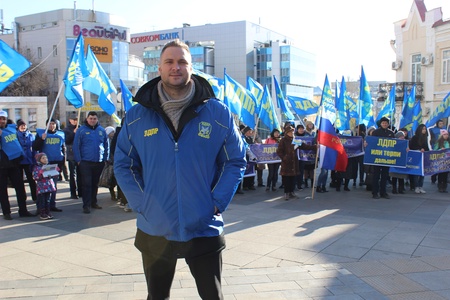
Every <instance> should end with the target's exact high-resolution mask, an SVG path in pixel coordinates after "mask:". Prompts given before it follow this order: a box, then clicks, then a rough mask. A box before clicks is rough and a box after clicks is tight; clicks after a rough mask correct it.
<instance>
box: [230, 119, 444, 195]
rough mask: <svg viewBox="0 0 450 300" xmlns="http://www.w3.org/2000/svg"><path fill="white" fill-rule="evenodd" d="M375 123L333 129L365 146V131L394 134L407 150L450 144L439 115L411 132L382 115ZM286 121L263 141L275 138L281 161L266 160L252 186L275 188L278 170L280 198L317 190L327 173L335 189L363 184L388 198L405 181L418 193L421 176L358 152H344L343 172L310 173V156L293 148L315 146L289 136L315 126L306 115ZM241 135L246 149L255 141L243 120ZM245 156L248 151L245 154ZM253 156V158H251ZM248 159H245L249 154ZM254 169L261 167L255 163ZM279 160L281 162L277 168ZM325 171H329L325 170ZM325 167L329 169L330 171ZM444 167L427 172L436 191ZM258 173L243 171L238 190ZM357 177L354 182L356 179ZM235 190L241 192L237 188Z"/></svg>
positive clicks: (312, 164)
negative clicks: (374, 161) (371, 160)
mask: <svg viewBox="0 0 450 300" xmlns="http://www.w3.org/2000/svg"><path fill="white" fill-rule="evenodd" d="M377 125H378V128H375V127H370V128H368V129H366V126H365V125H364V124H360V125H358V126H356V128H355V130H354V131H346V132H342V133H338V134H339V135H341V136H350V135H351V136H360V137H361V138H362V140H363V141H364V142H363V147H366V146H367V143H366V142H365V138H366V136H367V135H369V136H375V137H382V138H394V139H400V140H407V141H408V148H407V151H409V150H417V151H421V152H424V151H430V150H442V149H447V148H449V147H450V141H449V131H448V130H447V129H445V125H444V122H443V120H439V121H438V122H437V123H436V124H435V126H433V127H430V128H427V127H426V126H425V125H424V124H420V125H419V126H418V128H417V129H416V131H415V133H414V135H413V136H408V130H407V129H406V128H401V129H398V130H397V129H396V128H395V127H393V126H392V124H391V123H390V120H389V119H388V118H385V117H383V118H381V119H380V120H379V121H378V122H377ZM293 126H294V124H293V123H292V122H286V123H285V125H284V128H283V130H282V131H281V132H280V131H279V130H278V129H275V130H273V131H272V132H271V133H270V135H269V136H268V137H267V139H266V140H265V142H264V143H266V144H276V145H277V154H278V156H279V158H280V159H281V163H278V162H275V163H269V164H267V169H268V175H267V180H266V184H264V183H263V182H260V180H258V187H264V186H265V187H266V191H267V192H269V191H277V187H276V184H277V181H278V175H281V178H282V183H281V185H280V186H279V188H284V192H285V195H284V196H285V197H284V198H285V200H289V199H291V198H298V197H297V196H296V194H295V191H302V190H303V189H305V188H309V187H312V188H315V192H317V193H325V192H328V189H327V181H328V179H329V181H330V183H329V187H330V188H333V189H335V190H336V191H338V192H340V191H341V189H343V190H344V191H351V189H350V187H349V185H350V184H351V183H352V184H353V187H356V186H360V187H363V186H365V187H366V190H367V191H370V192H371V193H372V197H373V198H374V199H379V198H385V199H390V195H389V193H392V194H405V193H406V192H407V187H408V186H409V189H410V191H412V192H414V193H416V194H424V193H426V191H425V190H424V189H423V182H424V176H419V175H408V174H404V173H396V172H390V167H388V166H385V165H376V164H370V165H368V164H364V155H358V156H351V157H349V158H348V163H347V169H346V170H345V172H336V171H333V170H327V169H323V168H321V169H318V170H317V174H316V175H315V174H314V170H315V162H314V161H306V160H302V159H299V155H298V153H297V151H298V150H297V149H299V150H300V149H305V150H316V148H315V145H312V147H311V146H310V145H307V144H306V143H303V144H302V145H301V146H298V145H296V144H297V143H293V142H292V140H293V139H295V138H297V139H301V137H315V136H316V131H315V128H314V124H313V123H312V122H311V121H307V120H304V122H303V123H302V124H299V125H297V126H296V127H295V130H294V127H293ZM241 133H242V138H243V139H244V141H245V142H246V144H247V148H248V150H247V153H248V152H249V151H250V152H251V150H250V147H248V145H251V144H254V143H257V142H256V139H255V137H256V136H257V135H255V133H254V131H253V129H252V128H249V127H248V126H245V125H241ZM247 160H249V155H248V154H247ZM254 160H256V158H255V159H254ZM250 161H251V160H250ZM259 165H260V164H258V167H257V169H263V168H265V166H263V167H259ZM280 166H281V168H280ZM329 171H330V172H329ZM330 173H331V175H330ZM448 173H449V172H441V173H438V174H434V175H432V176H431V183H432V184H436V183H437V190H438V191H439V192H441V193H447V185H448V183H447V180H448ZM256 176H259V175H253V176H247V175H246V177H245V178H244V180H243V190H244V191H250V190H255V177H256ZM315 177H317V180H316V181H317V182H315V181H314V179H315ZM358 181H359V183H358ZM237 193H238V194H241V193H243V192H242V191H241V190H238V191H237Z"/></svg>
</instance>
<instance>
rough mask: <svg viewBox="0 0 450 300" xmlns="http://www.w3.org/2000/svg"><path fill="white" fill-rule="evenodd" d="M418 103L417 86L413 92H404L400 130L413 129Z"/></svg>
mask: <svg viewBox="0 0 450 300" xmlns="http://www.w3.org/2000/svg"><path fill="white" fill-rule="evenodd" d="M415 102H416V85H414V86H413V88H412V89H411V92H410V93H409V94H408V92H407V91H406V89H405V91H404V94H403V108H402V116H401V118H400V128H403V127H405V128H408V129H411V127H412V123H413V115H414V103H415Z"/></svg>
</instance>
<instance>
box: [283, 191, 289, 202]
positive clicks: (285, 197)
mask: <svg viewBox="0 0 450 300" xmlns="http://www.w3.org/2000/svg"><path fill="white" fill-rule="evenodd" d="M284 200H286V201H288V200H289V194H287V193H286V194H284Z"/></svg>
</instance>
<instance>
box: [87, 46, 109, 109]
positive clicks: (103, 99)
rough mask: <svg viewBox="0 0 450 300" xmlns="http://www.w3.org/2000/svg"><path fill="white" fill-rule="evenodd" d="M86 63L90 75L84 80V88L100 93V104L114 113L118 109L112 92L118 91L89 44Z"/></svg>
mask: <svg viewBox="0 0 450 300" xmlns="http://www.w3.org/2000/svg"><path fill="white" fill-rule="evenodd" d="M86 65H87V69H88V70H89V76H88V77H86V78H85V80H84V81H83V88H84V89H85V90H87V91H89V92H91V93H93V94H96V95H98V105H99V106H100V107H101V108H102V109H103V110H104V111H105V112H106V113H107V114H108V115H112V114H113V113H114V112H115V111H116V106H115V105H114V103H113V102H112V99H111V93H117V90H116V88H115V87H114V84H113V83H112V82H111V80H109V77H108V75H106V72H105V71H104V70H103V68H102V66H101V65H100V63H99V62H98V60H97V58H96V57H95V54H94V52H92V50H91V47H89V46H88V50H87V56H86Z"/></svg>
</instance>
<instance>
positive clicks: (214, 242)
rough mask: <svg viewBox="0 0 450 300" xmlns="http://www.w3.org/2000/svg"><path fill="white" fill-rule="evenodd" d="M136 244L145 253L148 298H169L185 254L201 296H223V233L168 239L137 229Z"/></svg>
mask: <svg viewBox="0 0 450 300" xmlns="http://www.w3.org/2000/svg"><path fill="white" fill-rule="evenodd" d="M134 245H135V246H136V248H138V249H139V251H140V252H141V254H142V262H143V267H144V274H145V279H146V281H147V289H148V297H147V299H148V300H163V299H169V297H170V287H171V285H172V281H173V277H174V275H175V267H176V264H177V259H178V258H183V257H184V258H185V259H186V263H187V264H188V266H189V270H190V271H191V274H192V276H193V277H194V279H195V283H196V285H197V291H198V293H199V295H200V297H201V298H202V299H208V300H209V299H211V300H216V299H218V300H219V299H223V295H222V285H221V274H222V250H223V249H224V248H225V238H224V236H223V235H220V236H217V237H205V238H195V239H192V240H190V241H188V242H175V241H168V240H166V239H165V238H163V237H158V236H151V235H148V234H146V233H144V232H142V231H141V230H139V229H138V230H137V233H136V239H135V243H134Z"/></svg>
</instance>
